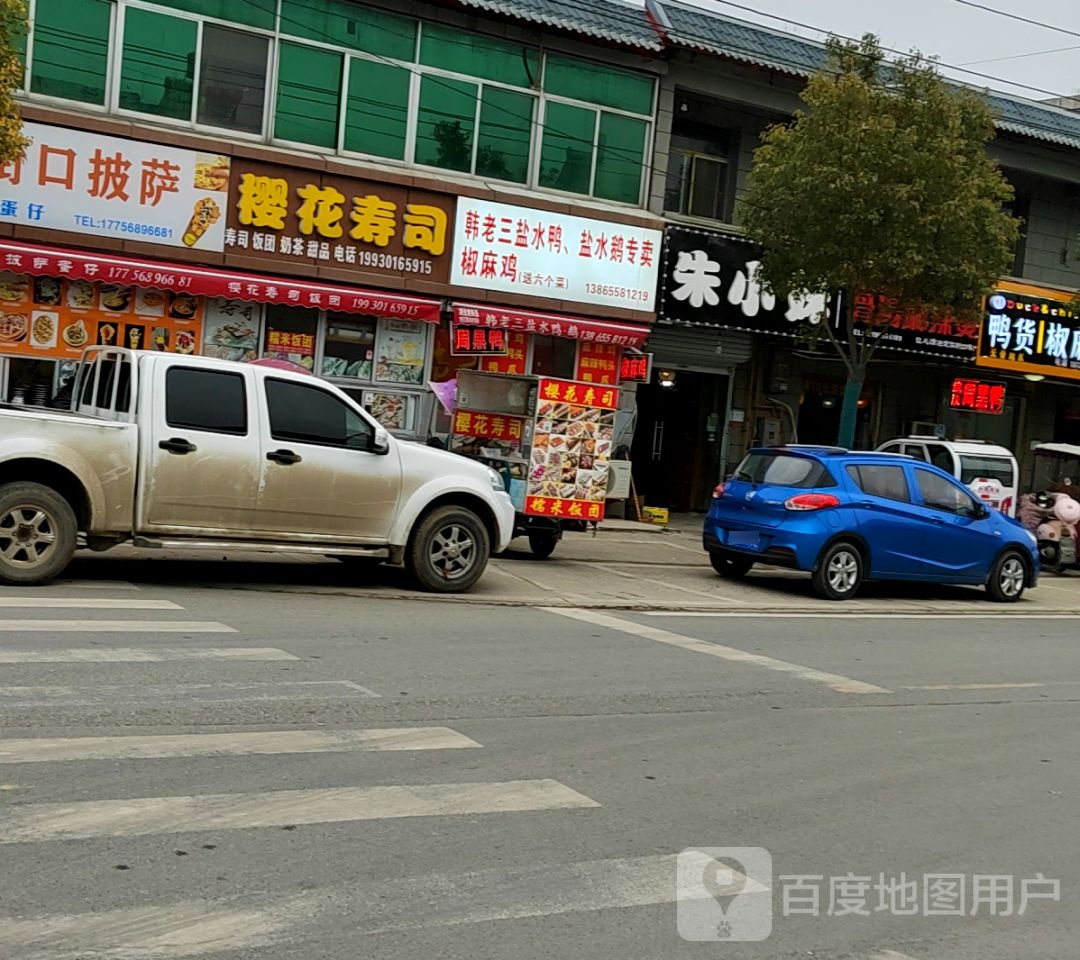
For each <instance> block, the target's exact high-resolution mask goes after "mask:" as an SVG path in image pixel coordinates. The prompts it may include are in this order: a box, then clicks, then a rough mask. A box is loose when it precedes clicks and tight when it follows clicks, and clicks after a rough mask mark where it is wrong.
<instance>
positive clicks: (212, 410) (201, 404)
mask: <svg viewBox="0 0 1080 960" xmlns="http://www.w3.org/2000/svg"><path fill="white" fill-rule="evenodd" d="M165 422H166V423H167V424H168V425H169V426H170V427H177V428H186V429H189V430H201V431H203V432H205V433H228V434H233V435H235V436H238V437H242V436H245V435H246V434H247V396H246V392H245V389H244V378H243V376H242V375H240V374H239V373H224V372H221V371H218V370H199V369H197V368H195V367H170V368H169V370H168V372H167V373H166V375H165Z"/></svg>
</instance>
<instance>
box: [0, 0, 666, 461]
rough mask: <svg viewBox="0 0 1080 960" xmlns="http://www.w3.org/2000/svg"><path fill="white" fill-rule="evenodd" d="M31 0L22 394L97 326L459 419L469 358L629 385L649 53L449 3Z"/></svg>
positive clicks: (651, 249)
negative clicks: (288, 366)
mask: <svg viewBox="0 0 1080 960" xmlns="http://www.w3.org/2000/svg"><path fill="white" fill-rule="evenodd" d="M30 7H31V9H30V15H31V16H30V29H29V32H28V35H27V39H26V44H25V52H24V59H25V64H26V72H25V83H24V89H23V90H22V91H21V93H20V99H21V101H22V113H23V119H24V122H25V132H26V134H27V135H28V137H29V138H30V140H31V145H30V147H29V148H28V149H27V151H26V154H25V155H24V157H23V158H22V159H21V160H20V161H19V162H17V163H13V164H9V165H8V166H7V167H6V168H5V169H3V170H2V171H0V258H2V259H3V263H2V264H0V266H2V267H3V270H4V272H3V273H2V275H0V298H2V299H3V301H4V307H5V309H4V315H5V316H4V323H3V326H2V328H0V398H2V399H5V400H13V401H15V402H20V403H43V402H47V401H48V398H50V397H52V396H53V394H54V393H56V392H57V391H58V389H59V388H60V386H61V384H62V382H63V381H64V380H65V379H66V378H68V377H69V376H70V373H71V370H72V369H73V365H74V363H75V361H76V360H77V358H78V356H79V354H80V352H81V350H82V349H83V347H85V346H86V345H87V344H88V343H102V344H115V345H122V346H130V347H137V348H144V349H156V350H167V351H175V352H183V353H206V354H211V355H214V356H220V357H226V358H232V359H239V360H251V359H256V358H260V357H262V358H273V359H277V360H279V361H283V362H291V363H295V364H299V365H302V366H304V367H306V368H308V369H310V370H311V371H312V372H313V373H315V374H316V375H319V376H323V377H326V378H328V379H330V380H332V381H334V382H335V383H337V384H339V385H340V386H341V387H342V388H344V389H345V390H346V391H347V392H349V393H351V394H352V395H354V396H355V397H356V398H357V399H358V400H360V401H361V402H362V403H364V404H365V405H366V406H367V407H368V408H369V409H370V410H371V411H372V412H373V413H374V414H375V415H376V416H377V417H378V418H379V419H380V420H381V421H382V422H383V423H384V424H385V425H386V426H388V427H389V428H391V429H393V430H395V431H396V432H398V433H400V434H402V435H404V436H409V437H416V438H419V439H426V438H428V437H430V436H432V435H435V436H440V437H443V438H445V436H446V434H447V433H448V431H449V429H450V420H449V416H448V411H447V409H446V408H445V407H444V406H443V405H442V404H441V403H439V402H437V400H436V393H437V391H436V390H434V389H433V388H432V384H436V385H437V384H440V383H445V382H447V381H450V380H453V378H454V375H455V372H456V371H457V370H458V369H461V368H468V367H471V368H478V367H479V368H482V369H486V370H492V371H499V372H504V373H512V374H520V375H528V374H539V375H547V376H555V377H561V378H569V379H580V380H582V381H584V382H596V383H606V384H614V383H615V381H616V380H617V378H618V367H619V360H620V358H621V355H622V353H623V352H624V351H629V350H633V349H635V348H640V347H642V346H643V345H644V342H645V339H646V337H647V334H648V331H649V328H650V325H651V323H652V321H653V319H654V316H655V304H654V299H655V293H656V288H657V270H658V262H659V258H660V255H661V249H662V244H663V234H662V223H661V222H660V221H659V219H658V218H656V217H654V216H652V215H651V214H649V213H648V212H647V211H646V209H645V205H644V196H645V192H646V190H647V180H648V177H647V172H648V170H649V167H650V164H651V154H652V143H653V140H654V137H655V124H656V102H657V88H658V83H657V76H658V74H657V68H656V65H655V64H654V63H652V62H651V61H650V60H648V59H647V58H643V57H641V56H635V55H634V54H632V53H629V52H624V51H619V52H618V53H613V52H611V51H604V52H603V54H602V55H601V54H598V51H597V50H596V49H595V47H590V46H588V45H586V44H582V43H579V42H574V41H573V40H569V39H568V40H567V41H566V42H565V43H562V44H558V43H551V42H548V41H547V39H546V38H544V37H543V36H541V35H540V34H539V33H538V32H537V31H534V30H528V29H522V28H520V27H514V26H512V25H508V24H506V23H505V22H497V23H492V22H485V21H478V20H475V19H474V18H472V17H468V16H466V15H465V14H464V13H462V12H461V11H460V10H455V9H448V8H447V6H445V5H442V4H435V3H413V4H401V3H387V4H383V5H382V6H379V5H377V4H361V3H354V2H351V0H302V2H301V0H273V2H266V0H259V2H255V0H228V2H225V0H160V2H159V0H153V2H144V0H31V4H30ZM629 422H630V417H629V416H627V417H626V418H625V423H624V424H623V427H624V429H625V428H626V426H628V425H629Z"/></svg>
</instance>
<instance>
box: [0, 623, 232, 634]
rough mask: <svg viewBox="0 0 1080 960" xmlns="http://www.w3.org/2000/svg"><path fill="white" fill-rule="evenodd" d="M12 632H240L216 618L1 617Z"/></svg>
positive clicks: (4, 629)
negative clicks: (60, 618) (62, 618)
mask: <svg viewBox="0 0 1080 960" xmlns="http://www.w3.org/2000/svg"><path fill="white" fill-rule="evenodd" d="M0 630H3V631H5V632H8V633H236V630H235V629H233V628H232V627H228V626H226V625H225V624H224V623H217V622H216V621H214V620H0Z"/></svg>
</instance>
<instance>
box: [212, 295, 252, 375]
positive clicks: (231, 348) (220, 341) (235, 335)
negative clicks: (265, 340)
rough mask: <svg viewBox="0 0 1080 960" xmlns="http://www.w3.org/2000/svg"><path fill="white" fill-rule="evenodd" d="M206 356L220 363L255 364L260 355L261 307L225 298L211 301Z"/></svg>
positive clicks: (245, 301) (214, 298)
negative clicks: (252, 362) (246, 362)
mask: <svg viewBox="0 0 1080 960" xmlns="http://www.w3.org/2000/svg"><path fill="white" fill-rule="evenodd" d="M202 352H203V354H204V355H205V356H208V357H216V358H217V359H219V360H254V359H255V358H256V357H257V356H258V355H259V305H258V304H257V303H251V302H250V301H247V300H226V299H224V298H222V297H213V298H212V299H209V300H207V301H206V308H205V311H204V319H203V350H202Z"/></svg>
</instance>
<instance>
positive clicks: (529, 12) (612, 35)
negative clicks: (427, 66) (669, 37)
mask: <svg viewBox="0 0 1080 960" xmlns="http://www.w3.org/2000/svg"><path fill="white" fill-rule="evenodd" d="M453 2H454V3H455V4H456V5H457V6H460V7H466V8H470V9H473V10H482V11H484V12H485V13H493V14H497V15H499V16H503V17H509V18H511V19H513V20H524V21H526V22H528V23H533V24H539V25H540V26H544V27H551V28H554V29H557V30H565V31H567V32H569V33H576V34H580V35H581V36H583V37H591V38H592V39H595V40H605V41H608V42H609V43H617V44H620V45H622V46H627V47H636V48H638V49H639V50H649V51H652V52H655V53H659V52H660V51H661V50H663V44H662V43H661V42H660V37H659V36H658V35H657V33H656V31H655V30H654V29H653V28H652V27H651V26H650V25H649V21H648V20H647V19H646V18H645V12H644V11H643V10H642V8H641V7H640V6H634V5H632V4H629V3H623V2H621V0H453Z"/></svg>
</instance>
